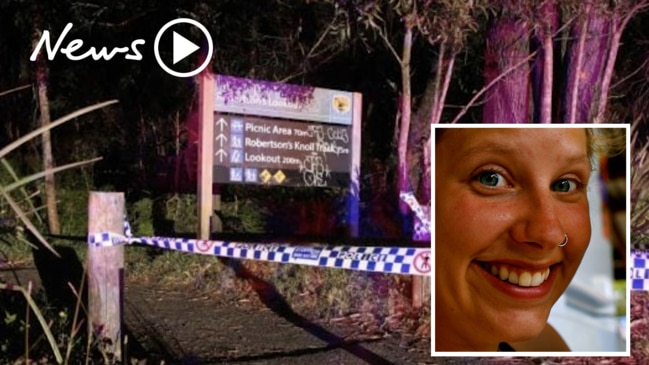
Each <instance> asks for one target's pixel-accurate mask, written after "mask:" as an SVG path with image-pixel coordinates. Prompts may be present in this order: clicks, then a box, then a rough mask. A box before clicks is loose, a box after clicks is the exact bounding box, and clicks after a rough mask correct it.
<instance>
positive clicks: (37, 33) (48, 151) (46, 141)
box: [32, 10, 61, 234]
mask: <svg viewBox="0 0 649 365" xmlns="http://www.w3.org/2000/svg"><path fill="white" fill-rule="evenodd" d="M42 28H43V20H42V15H41V14H40V11H39V10H36V11H35V12H34V38H33V40H32V42H33V47H35V46H36V44H37V43H38V41H39V39H40V38H41V34H42V32H41V29H42ZM45 57H46V56H45V54H41V55H40V56H39V57H38V58H37V59H36V62H35V64H34V74H35V76H36V77H35V78H36V80H35V81H36V88H37V93H38V109H39V111H40V122H41V123H40V124H41V126H47V125H49V124H50V121H51V119H50V102H49V98H48V96H47V82H48V78H49V68H48V65H47V61H46V58H45ZM41 141H42V154H43V169H44V170H45V171H48V170H51V169H53V168H54V156H53V155H52V139H51V134H50V131H49V130H47V131H45V132H43V134H42V135H41ZM45 204H46V206H47V225H48V228H49V231H50V233H51V234H60V233H61V226H60V223H59V213H58V210H57V206H56V182H55V179H54V174H53V173H48V174H46V175H45Z"/></svg>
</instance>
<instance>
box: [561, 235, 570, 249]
mask: <svg viewBox="0 0 649 365" xmlns="http://www.w3.org/2000/svg"><path fill="white" fill-rule="evenodd" d="M567 244H568V234H567V233H564V234H563V241H561V243H559V247H563V246H565V245H567Z"/></svg>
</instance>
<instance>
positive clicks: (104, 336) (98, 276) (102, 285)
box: [87, 192, 125, 362]
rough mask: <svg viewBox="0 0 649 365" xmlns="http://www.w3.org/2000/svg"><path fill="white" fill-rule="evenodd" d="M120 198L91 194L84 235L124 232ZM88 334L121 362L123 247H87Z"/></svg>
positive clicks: (122, 198) (111, 194) (108, 194)
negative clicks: (86, 230) (86, 227)
mask: <svg viewBox="0 0 649 365" xmlns="http://www.w3.org/2000/svg"><path fill="white" fill-rule="evenodd" d="M124 213H125V211H124V194H123V193H102V192H91V193H90V198H89V201H88V235H94V234H98V233H116V234H123V232H124ZM87 264H88V317H89V318H88V330H89V331H90V333H89V334H90V335H91V336H95V338H98V339H99V340H100V341H101V343H104V344H105V347H104V348H103V349H104V350H105V351H106V352H107V353H108V354H110V355H112V356H114V359H115V360H116V361H119V362H121V361H122V307H123V305H122V303H123V287H124V246H123V245H118V246H113V247H92V246H89V247H88V263H87Z"/></svg>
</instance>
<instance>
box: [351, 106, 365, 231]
mask: <svg viewBox="0 0 649 365" xmlns="http://www.w3.org/2000/svg"><path fill="white" fill-rule="evenodd" d="M353 98H354V100H353V103H352V105H353V108H354V109H353V113H354V114H353V116H352V138H351V142H352V143H351V146H352V158H351V165H350V167H349V178H350V180H349V193H348V195H347V218H348V223H347V224H348V226H349V235H350V236H351V237H358V234H359V227H358V222H359V219H360V213H359V205H360V201H361V124H362V122H363V94H361V93H354V94H353Z"/></svg>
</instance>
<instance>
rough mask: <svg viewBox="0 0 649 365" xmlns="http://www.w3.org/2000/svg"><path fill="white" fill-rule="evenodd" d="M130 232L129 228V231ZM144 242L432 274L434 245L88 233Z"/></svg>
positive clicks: (93, 241)
mask: <svg viewBox="0 0 649 365" xmlns="http://www.w3.org/2000/svg"><path fill="white" fill-rule="evenodd" d="M127 232H128V231H127ZM133 243H140V244H144V245H148V246H153V247H159V248H165V249H171V250H176V251H183V252H189V253H198V254H203V255H213V256H220V257H229V258H235V259H248V260H259V261H270V262H278V263H291V264H300V265H309V266H320V267H331V268H340V269H349V270H358V271H370V272H380V273H391V274H405V275H421V276H426V275H429V274H430V271H431V262H430V249H429V248H412V247H361V246H300V245H291V244H287V243H248V242H229V241H207V240H197V239H191V238H169V237H128V236H127V235H119V234H114V233H100V234H95V235H89V236H88V244H89V245H91V246H95V247H111V246H116V245H120V244H133Z"/></svg>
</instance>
